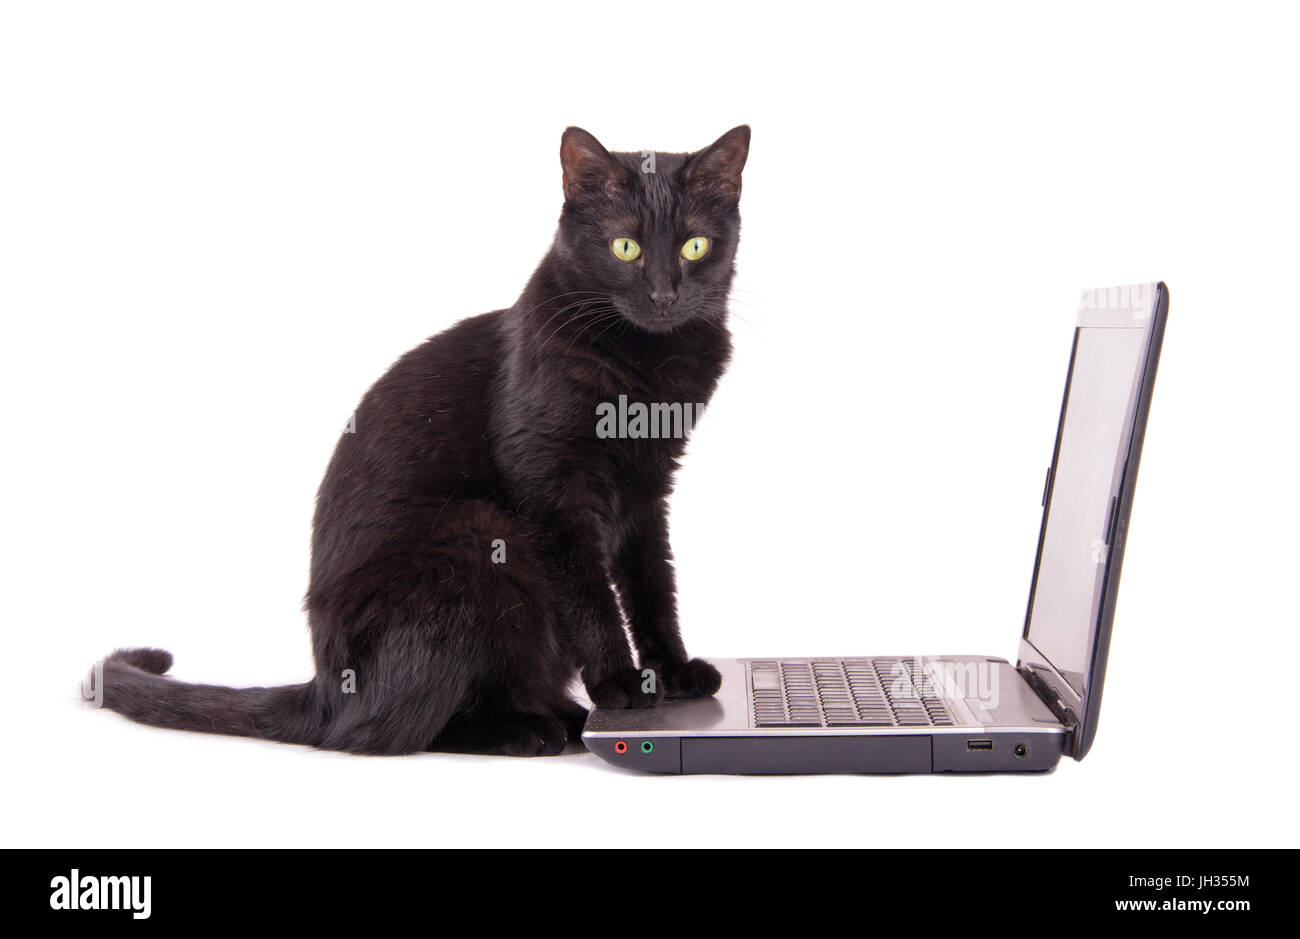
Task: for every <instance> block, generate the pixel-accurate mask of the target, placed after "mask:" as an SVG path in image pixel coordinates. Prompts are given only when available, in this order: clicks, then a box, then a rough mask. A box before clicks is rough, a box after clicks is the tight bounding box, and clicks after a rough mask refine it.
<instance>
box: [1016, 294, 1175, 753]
mask: <svg viewBox="0 0 1300 939" xmlns="http://www.w3.org/2000/svg"><path fill="white" fill-rule="evenodd" d="M1168 306H1169V293H1168V290H1167V289H1166V288H1165V285H1164V284H1137V285H1134V286H1130V287H1114V288H1103V289H1100V290H1088V291H1085V292H1084V294H1083V297H1082V299H1081V301H1080V304H1079V319H1078V323H1077V326H1076V328H1075V331H1074V347H1073V350H1072V352H1071V355H1070V370H1069V373H1068V375H1067V377H1066V386H1065V399H1064V401H1063V403H1062V405H1061V421H1060V424H1059V426H1058V428H1057V432H1056V449H1055V452H1054V454H1053V457H1052V465H1051V467H1050V468H1049V470H1048V474H1047V479H1046V481H1045V483H1044V491H1043V522H1042V527H1041V529H1040V532H1039V539H1038V557H1037V560H1036V562H1035V564H1034V576H1033V581H1032V585H1031V587H1030V594H1029V610H1028V613H1027V614H1026V617H1025V630H1024V634H1023V637H1022V639H1021V644H1020V662H1019V667H1020V668H1021V670H1022V672H1024V673H1025V674H1026V677H1028V678H1029V680H1030V682H1031V684H1033V685H1034V687H1035V689H1036V690H1037V691H1038V692H1039V694H1040V696H1041V697H1043V698H1044V699H1045V700H1047V701H1048V703H1049V704H1052V705H1054V707H1053V709H1054V710H1055V711H1056V712H1057V716H1058V717H1060V718H1061V719H1062V720H1064V721H1065V722H1066V723H1068V724H1072V725H1073V726H1074V733H1073V734H1072V740H1071V743H1070V751H1071V754H1072V755H1073V756H1074V757H1075V759H1082V758H1083V756H1084V754H1085V753H1087V751H1088V748H1089V747H1090V746H1091V744H1092V740H1093V736H1094V735H1095V734H1096V728H1097V716H1098V713H1099V711H1100V708H1101V689H1102V682H1103V679H1104V678H1105V673H1106V656H1107V653H1108V651H1109V648H1110V629H1111V623H1112V622H1113V620H1114V615H1115V600H1116V596H1117V594H1118V589H1119V573H1120V566H1121V564H1122V562H1123V558H1124V542H1125V538H1126V536H1127V534H1128V519H1129V512H1130V510H1131V509H1132V505H1133V488H1134V483H1135V482H1136V479H1137V469H1138V459H1139V456H1140V454H1141V450H1142V438H1143V435H1144V433H1145V430H1146V418H1147V412H1148V409H1149V407H1150V402H1151V389H1152V385H1153V383H1154V381H1155V373H1156V363H1157V361H1158V360H1159V356H1160V344H1161V339H1162V338H1163V334H1164V322H1165V317H1166V315H1167V312H1168Z"/></svg>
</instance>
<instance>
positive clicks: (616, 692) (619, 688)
mask: <svg viewBox="0 0 1300 939" xmlns="http://www.w3.org/2000/svg"><path fill="white" fill-rule="evenodd" d="M587 696H588V697H589V698H591V703H592V704H594V705H596V707H598V708H608V709H613V708H648V707H654V706H655V705H656V704H658V703H659V702H660V701H662V700H663V699H664V689H663V686H662V685H661V684H660V683H659V682H657V681H654V680H653V678H647V677H646V676H643V675H642V674H641V669H638V668H625V669H621V670H620V671H618V672H616V673H615V674H613V675H610V676H608V677H606V678H602V679H598V680H596V681H594V682H587Z"/></svg>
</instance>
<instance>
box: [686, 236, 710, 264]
mask: <svg viewBox="0 0 1300 939" xmlns="http://www.w3.org/2000/svg"><path fill="white" fill-rule="evenodd" d="M708 253H709V239H707V238H705V237H704V236H703V235H697V236H696V237H694V238H692V239H691V240H690V241H688V242H686V244H684V245H682V257H684V258H685V259H686V260H688V261H698V260H699V259H700V258H702V257H704V256H705V255H706V254H708Z"/></svg>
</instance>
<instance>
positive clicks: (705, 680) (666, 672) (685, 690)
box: [660, 659, 722, 698]
mask: <svg viewBox="0 0 1300 939" xmlns="http://www.w3.org/2000/svg"><path fill="white" fill-rule="evenodd" d="M660 674H661V675H662V676H663V684H664V694H665V695H667V696H668V697H670V698H711V697H713V696H714V695H715V694H717V693H718V689H719V688H721V687H722V673H721V672H719V671H718V670H717V669H716V668H714V667H713V666H712V665H710V664H709V663H708V662H706V661H704V659H691V660H690V661H688V662H677V663H675V664H674V663H669V664H667V665H662V666H660Z"/></svg>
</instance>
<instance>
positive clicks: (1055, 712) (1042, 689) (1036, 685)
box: [1017, 666, 1079, 756]
mask: <svg viewBox="0 0 1300 939" xmlns="http://www.w3.org/2000/svg"><path fill="white" fill-rule="evenodd" d="M1017 671H1018V672H1020V677H1021V678H1023V679H1024V680H1025V683H1026V684H1027V685H1029V687H1030V689H1031V690H1032V691H1033V692H1034V694H1035V695H1037V696H1038V700H1039V701H1042V702H1043V704H1044V705H1045V706H1046V707H1047V709H1048V710H1049V711H1051V712H1052V716H1053V717H1055V718H1056V719H1057V720H1058V721H1060V722H1061V723H1062V724H1063V725H1064V726H1065V754H1066V755H1067V756H1073V754H1074V740H1075V731H1076V730H1077V729H1078V727H1079V715H1078V714H1076V713H1074V708H1072V707H1070V706H1069V705H1068V704H1066V703H1065V701H1063V700H1062V699H1061V696H1060V695H1058V694H1057V693H1056V692H1055V691H1054V690H1053V689H1052V686H1051V685H1049V684H1048V683H1047V682H1045V681H1043V679H1042V678H1041V677H1040V676H1039V675H1038V674H1037V673H1036V672H1035V671H1034V670H1033V669H1032V668H1025V667H1023V666H1022V667H1020V668H1018V669H1017Z"/></svg>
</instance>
